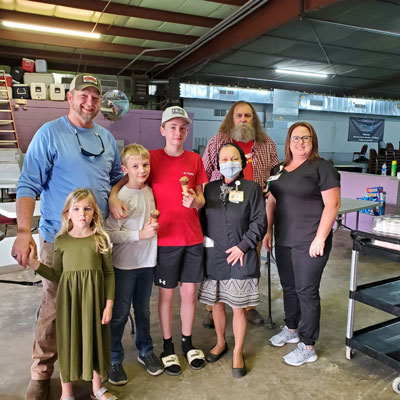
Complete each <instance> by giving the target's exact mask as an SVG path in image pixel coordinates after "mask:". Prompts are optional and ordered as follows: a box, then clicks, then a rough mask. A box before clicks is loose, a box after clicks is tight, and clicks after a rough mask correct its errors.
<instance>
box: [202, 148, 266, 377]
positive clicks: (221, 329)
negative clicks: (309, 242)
mask: <svg viewBox="0 0 400 400" xmlns="http://www.w3.org/2000/svg"><path fill="white" fill-rule="evenodd" d="M245 166H246V157H245V155H244V153H243V151H242V149H241V148H240V147H239V146H237V145H235V144H233V143H227V144H224V145H222V146H221V147H220V149H219V151H218V169H219V170H220V172H221V174H222V175H223V176H224V178H223V179H220V180H217V181H213V182H210V183H208V184H207V185H206V186H205V190H204V197H205V199H206V204H205V206H204V207H203V208H202V210H201V222H202V227H203V233H204V236H205V242H204V246H205V267H206V271H205V276H206V278H205V280H204V282H203V283H202V285H201V287H200V290H199V300H200V301H201V302H202V303H205V304H208V305H210V306H212V313H213V319H214V324H215V332H216V334H217V344H216V345H215V346H214V347H213V348H212V349H211V350H210V351H209V352H208V354H207V356H206V359H207V361H208V362H211V363H212V362H216V361H218V360H219V359H220V358H221V357H222V356H223V355H224V354H225V353H226V352H227V350H228V346H227V343H226V340H225V328H226V313H225V304H228V305H229V306H231V307H232V310H233V334H234V337H235V347H234V349H233V362H232V375H233V377H235V378H241V377H243V376H244V375H246V373H247V370H246V365H245V362H244V356H243V344H244V338H245V335H246V327H247V319H246V313H245V310H246V307H249V306H256V305H257V304H258V303H259V302H260V295H259V291H258V279H259V277H260V270H259V268H258V265H259V260H258V254H257V244H258V242H259V241H260V240H262V239H263V237H264V234H265V232H266V228H267V225H266V224H267V222H266V214H265V201H264V198H263V194H262V191H261V188H260V186H259V185H258V184H257V183H255V182H251V181H248V180H245V179H244V176H243V172H242V170H243V169H244V167H245Z"/></svg>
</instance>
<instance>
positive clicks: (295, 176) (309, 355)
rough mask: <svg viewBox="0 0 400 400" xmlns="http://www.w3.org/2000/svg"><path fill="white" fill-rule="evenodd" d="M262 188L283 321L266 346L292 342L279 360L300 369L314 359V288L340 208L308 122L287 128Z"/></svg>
mask: <svg viewBox="0 0 400 400" xmlns="http://www.w3.org/2000/svg"><path fill="white" fill-rule="evenodd" d="M268 186H269V190H270V195H269V197H268V200H267V216H268V231H267V235H266V236H265V238H264V244H265V247H266V249H267V250H268V251H271V245H272V226H275V254H276V262H277V267H278V272H279V277H280V281H281V285H282V289H283V303H284V309H285V323H286V325H285V326H284V327H283V328H282V330H281V332H279V333H278V334H276V335H275V336H273V337H272V338H271V339H270V340H269V342H270V344H271V345H273V346H277V347H281V346H284V345H285V344H286V343H298V345H297V348H296V349H295V350H294V351H292V352H290V353H289V354H287V355H286V356H284V357H283V361H284V362H285V363H287V364H289V365H293V366H300V365H303V364H304V363H309V362H314V361H316V360H317V358H318V357H317V354H316V352H315V349H314V344H315V341H316V340H317V339H318V336H319V321H320V314H321V305H320V297H319V286H320V282H321V277H322V271H323V269H324V267H325V265H326V263H327V261H328V257H329V253H330V251H331V247H332V226H333V223H334V221H335V218H336V214H337V211H338V209H339V207H340V175H339V173H338V172H337V171H336V169H335V168H334V167H333V165H332V164H331V163H330V162H329V161H326V160H324V159H322V158H321V157H320V156H319V154H318V138H317V134H316V132H315V130H314V128H313V127H312V125H311V124H309V123H308V122H296V123H295V124H293V125H292V126H291V127H290V128H289V132H288V134H287V137H286V143H285V161H284V162H283V163H282V165H281V166H280V169H279V171H278V172H277V173H276V174H275V175H273V176H272V177H271V178H270V179H269V183H268Z"/></svg>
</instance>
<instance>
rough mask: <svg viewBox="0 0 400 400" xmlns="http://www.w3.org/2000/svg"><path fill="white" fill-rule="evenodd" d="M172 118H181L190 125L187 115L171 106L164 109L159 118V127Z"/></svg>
mask: <svg viewBox="0 0 400 400" xmlns="http://www.w3.org/2000/svg"><path fill="white" fill-rule="evenodd" d="M173 118H183V119H184V120H185V121H186V122H187V123H188V124H191V123H192V120H191V119H190V118H189V115H188V113H187V112H186V110H184V109H183V108H182V107H179V106H172V107H168V108H166V109H165V111H164V112H163V114H162V117H161V125H162V124H163V123H164V122H168V121H169V120H171V119H173Z"/></svg>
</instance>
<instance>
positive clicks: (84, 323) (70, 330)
mask: <svg viewBox="0 0 400 400" xmlns="http://www.w3.org/2000/svg"><path fill="white" fill-rule="evenodd" d="M37 272H38V273H39V274H40V275H41V276H43V277H44V278H46V279H49V280H51V281H54V282H59V285H58V291H57V302H56V310H57V312H56V332H57V333H56V337H57V351H58V358H59V369H60V372H61V376H62V380H63V382H71V381H76V380H79V379H83V380H85V381H90V380H92V379H93V370H94V371H96V372H97V373H98V374H99V375H100V376H103V377H104V376H107V370H108V368H109V366H110V365H111V344H110V325H109V324H107V325H102V324H101V319H102V316H103V311H104V307H105V305H106V300H113V299H114V290H115V281H114V271H113V266H112V258H111V252H109V253H107V254H99V253H98V252H97V251H96V248H95V241H94V236H93V235H91V236H87V237H84V238H75V237H72V236H70V235H69V234H67V233H65V234H63V235H60V236H59V237H57V238H56V240H55V243H54V253H53V267H52V268H50V267H48V266H46V265H44V264H42V263H41V264H40V266H39V268H38V270H37Z"/></svg>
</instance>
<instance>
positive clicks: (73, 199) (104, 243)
mask: <svg viewBox="0 0 400 400" xmlns="http://www.w3.org/2000/svg"><path fill="white" fill-rule="evenodd" d="M85 199H88V200H89V203H90V205H91V206H92V207H93V211H94V212H93V219H92V222H91V223H90V229H91V230H92V232H93V235H94V241H95V243H96V251H98V252H99V253H101V254H104V253H107V252H108V251H109V250H111V241H110V238H109V237H108V235H107V233H106V231H105V229H104V221H103V217H102V215H101V211H100V209H99V206H98V205H97V201H96V197H95V195H94V194H93V192H92V191H91V190H90V189H85V188H78V189H75V190H74V191H73V192H71V193H70V194H69V195H68V197H67V199H66V200H65V205H64V209H63V210H62V221H61V229H60V231H59V232H58V233H57V236H60V235H62V234H64V233H68V232H69V231H70V230H71V229H72V228H73V224H72V221H71V220H70V219H69V218H68V213H69V210H70V209H71V208H72V207H73V206H74V204H75V203H77V202H79V201H82V200H85Z"/></svg>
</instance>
